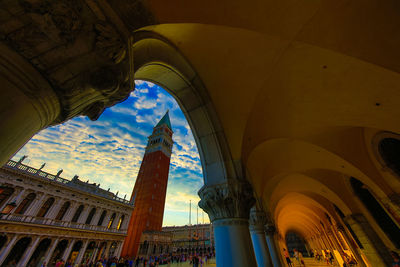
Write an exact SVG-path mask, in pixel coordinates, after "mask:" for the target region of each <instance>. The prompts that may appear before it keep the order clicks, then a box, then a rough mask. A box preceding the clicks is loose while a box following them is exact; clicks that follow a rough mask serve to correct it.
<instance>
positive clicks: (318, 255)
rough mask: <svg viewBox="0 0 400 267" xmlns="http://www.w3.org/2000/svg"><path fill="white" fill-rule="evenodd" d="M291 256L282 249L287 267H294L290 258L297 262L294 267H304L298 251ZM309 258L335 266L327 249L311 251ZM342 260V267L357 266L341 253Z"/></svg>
mask: <svg viewBox="0 0 400 267" xmlns="http://www.w3.org/2000/svg"><path fill="white" fill-rule="evenodd" d="M292 255H293V257H291V254H290V253H289V251H287V250H286V249H285V248H284V249H283V256H284V257H285V259H286V263H287V266H289V267H292V266H294V262H292V258H294V259H295V261H296V262H297V264H296V266H306V265H305V262H304V258H303V254H302V253H301V252H300V251H298V250H297V249H293V253H292ZM310 257H311V258H314V259H315V260H316V261H318V262H325V263H326V265H328V266H329V265H336V264H337V262H336V260H335V257H334V255H333V253H332V252H331V251H330V250H327V249H324V250H321V251H318V250H316V249H313V250H311V251H310ZM342 259H343V267H353V266H356V265H357V261H356V259H355V258H354V257H353V255H351V254H350V255H348V254H346V253H345V252H343V254H342ZM399 267H400V266H399Z"/></svg>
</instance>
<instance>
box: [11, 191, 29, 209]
mask: <svg viewBox="0 0 400 267" xmlns="http://www.w3.org/2000/svg"><path fill="white" fill-rule="evenodd" d="M29 193H31V192H30V191H29V192H27V190H26V189H22V190H21V191H20V192H19V193H18V195H17V196H16V197H15V198H14V199H13V201H14V202H15V204H16V205H17V206H16V207H18V206H19V204H21V201H22V200H23V199H24V198H25V197H26V196H27V195H28V194H29ZM14 210H15V209H14Z"/></svg>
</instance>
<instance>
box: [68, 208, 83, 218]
mask: <svg viewBox="0 0 400 267" xmlns="http://www.w3.org/2000/svg"><path fill="white" fill-rule="evenodd" d="M82 211H83V205H80V206H79V208H78V209H77V210H76V211H75V214H74V217H72V220H71V222H77V221H78V219H79V217H80V216H81V213H82Z"/></svg>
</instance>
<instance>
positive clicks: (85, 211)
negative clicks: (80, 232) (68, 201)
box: [77, 205, 92, 224]
mask: <svg viewBox="0 0 400 267" xmlns="http://www.w3.org/2000/svg"><path fill="white" fill-rule="evenodd" d="M91 209H92V207H91V206H89V205H85V206H84V208H83V210H82V213H81V216H79V218H78V221H77V223H82V224H84V223H85V222H86V219H87V217H88V215H89V212H90V210H91Z"/></svg>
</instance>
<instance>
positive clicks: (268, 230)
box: [265, 223, 277, 236]
mask: <svg viewBox="0 0 400 267" xmlns="http://www.w3.org/2000/svg"><path fill="white" fill-rule="evenodd" d="M265 233H266V234H267V235H268V236H270V235H274V234H276V233H277V231H276V227H275V225H274V224H271V223H270V224H266V225H265Z"/></svg>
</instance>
